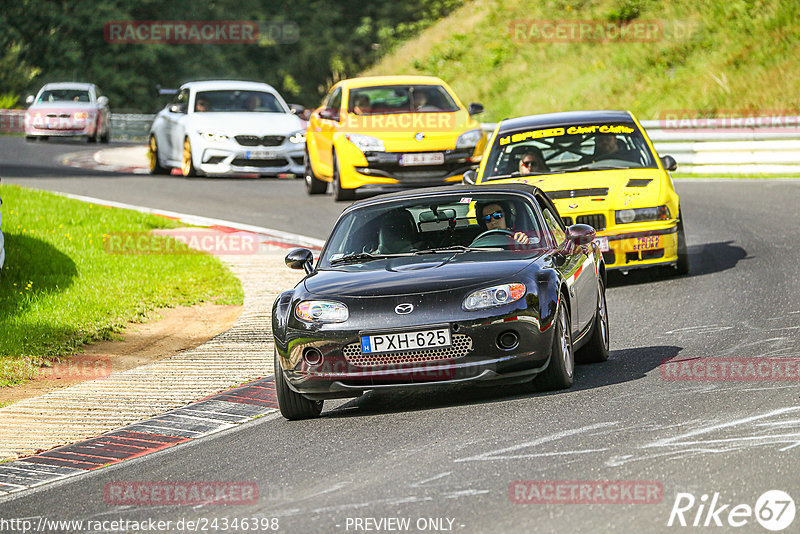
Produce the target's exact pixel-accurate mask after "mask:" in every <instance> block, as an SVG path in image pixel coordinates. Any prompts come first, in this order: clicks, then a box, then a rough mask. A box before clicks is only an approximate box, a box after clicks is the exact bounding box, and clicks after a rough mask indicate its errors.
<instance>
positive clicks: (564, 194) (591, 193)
mask: <svg viewBox="0 0 800 534" xmlns="http://www.w3.org/2000/svg"><path fill="white" fill-rule="evenodd" d="M545 194H546V195H547V196H548V197H550V198H552V199H553V200H558V199H561V198H580V197H605V196H608V188H607V187H593V188H591V189H562V190H560V191H546V192H545Z"/></svg>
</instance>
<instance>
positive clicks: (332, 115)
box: [319, 108, 339, 121]
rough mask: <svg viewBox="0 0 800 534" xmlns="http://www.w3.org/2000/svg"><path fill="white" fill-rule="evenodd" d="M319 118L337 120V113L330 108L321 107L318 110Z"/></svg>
mask: <svg viewBox="0 0 800 534" xmlns="http://www.w3.org/2000/svg"><path fill="white" fill-rule="evenodd" d="M319 118H320V119H327V120H329V121H338V120H339V113H338V112H337V111H335V110H333V109H331V108H322V109H321V110H319Z"/></svg>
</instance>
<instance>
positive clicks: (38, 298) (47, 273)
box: [0, 185, 243, 387]
mask: <svg viewBox="0 0 800 534" xmlns="http://www.w3.org/2000/svg"><path fill="white" fill-rule="evenodd" d="M0 197H2V199H3V205H2V210H3V212H2V213H3V225H2V230H3V233H4V234H5V248H6V263H5V267H4V269H3V272H2V275H1V276H0V387H2V386H6V385H10V384H15V383H19V382H21V381H24V380H29V379H31V378H33V377H35V376H36V374H37V373H38V372H39V370H40V368H41V366H42V365H47V363H48V362H50V361H54V360H59V359H62V358H64V357H65V356H67V355H69V354H70V353H72V352H74V350H75V349H76V348H77V347H79V346H80V345H82V344H84V343H87V342H91V341H94V340H100V339H111V338H112V337H113V336H114V334H115V333H118V332H120V331H121V330H122V329H123V328H124V327H125V325H126V324H127V323H129V322H131V321H144V320H146V319H147V318H148V313H150V312H152V310H154V309H155V308H161V307H172V306H179V305H192V304H195V303H198V302H203V301H213V302H216V303H218V304H241V302H242V298H243V297H242V290H241V285H240V284H239V281H238V280H237V279H236V278H235V277H234V276H233V274H231V272H230V271H229V270H228V269H227V268H225V267H224V266H223V265H222V263H221V262H220V261H219V260H218V259H217V258H215V257H212V256H208V255H205V254H170V255H165V254H161V255H154V254H150V255H129V254H110V253H108V252H106V248H105V246H104V239H106V238H104V236H108V235H111V234H113V233H115V232H149V231H150V230H152V229H154V228H173V227H176V226H177V223H176V222H174V221H172V220H170V219H166V218H163V217H156V216H152V215H146V214H142V213H138V212H134V211H128V210H120V209H115V208H107V207H102V206H96V205H93V204H88V203H84V202H80V201H77V200H71V199H67V198H64V197H61V196H58V195H54V194H52V193H47V192H43V191H35V190H30V189H25V188H21V187H18V186H8V185H4V186H0ZM164 239H167V238H164Z"/></svg>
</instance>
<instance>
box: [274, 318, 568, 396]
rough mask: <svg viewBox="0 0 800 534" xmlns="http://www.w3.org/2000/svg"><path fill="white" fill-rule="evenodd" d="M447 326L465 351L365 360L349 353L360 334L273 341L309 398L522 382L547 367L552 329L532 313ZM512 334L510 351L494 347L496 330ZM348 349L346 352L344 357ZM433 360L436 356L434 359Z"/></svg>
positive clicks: (288, 375)
mask: <svg viewBox="0 0 800 534" xmlns="http://www.w3.org/2000/svg"><path fill="white" fill-rule="evenodd" d="M444 324H446V325H449V327H450V330H451V336H452V337H453V338H454V339H455V337H456V336H459V339H460V340H462V341H463V340H464V339H465V338H468V340H469V350H460V351H459V352H458V353H455V354H452V355H447V354H446V355H445V356H446V357H442V353H441V352H442V350H440V349H428V355H429V356H430V358H431V359H427V360H426V351H425V350H422V351H413V352H416V353H417V354H415V355H414V356H413V357H411V358H410V359H411V360H413V361H410V362H404V361H402V360H404V359H409V358H403V355H404V354H408V353H409V352H410V351H406V353H403V352H391V353H385V354H383V355H380V354H379V355H370V356H369V358H368V359H369V361H368V362H366V363H365V362H364V359H363V358H358V357H354V353H353V344H358V343H360V332H358V331H340V332H335V333H334V332H331V331H327V332H325V335H321V336H319V337H311V336H309V332H307V331H303V332H301V331H297V330H291V329H290V330H289V331H288V332H287V334H289V336H288V338H289V339H293V341H290V342H289V343H288V345H287V346H286V347H285V349H283V350H281V348H280V345H278V355H279V361H280V365H281V367H282V369H276V372H283V373H284V377H285V379H286V381H287V383H288V384H289V387H290V388H291V389H293V390H294V391H296V392H298V393H301V394H303V395H305V396H307V397H308V398H312V399H330V398H341V397H354V396H358V395H360V394H361V393H362V392H363V391H366V390H371V389H390V388H408V387H419V386H435V385H440V384H456V383H462V382H487V381H508V382H514V381H525V380H529V379H531V378H533V376H535V375H536V374H537V373H539V372H541V371H542V370H544V369H545V367H546V366H547V363H548V361H549V357H550V351H551V347H552V341H553V330H554V329H553V328H551V327H550V325H540V324H539V321H538V320H537V319H536V318H534V317H531V316H527V315H519V316H510V317H503V318H499V319H494V320H489V321H486V320H484V321H483V322H475V323H472V324H465V323H464V322H451V323H444ZM433 326H436V327H440V326H442V323H439V324H437V325H419V326H418V327H414V328H413V329H409V328H404V329H403V330H406V331H414V330H425V329H427V328H430V327H433ZM509 331H511V332H515V333H516V335H517V336H518V343H517V344H516V346H514V347H513V348H510V349H503V348H501V347H500V346H499V342H498V339H499V337H500V336H501V334H504V333H507V332H509ZM310 348H313V349H317V350H319V351H320V353H321V354H322V356H323V360H322V362H320V363H319V364H317V365H309V364H308V362H307V361H306V360H305V359H304V358H303V355H304V353H305V351H306V350H307V349H310ZM346 351H347V352H348V354H349V356H346V355H345V352H346ZM433 358H438V359H433Z"/></svg>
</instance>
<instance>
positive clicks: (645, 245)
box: [633, 235, 661, 250]
mask: <svg viewBox="0 0 800 534" xmlns="http://www.w3.org/2000/svg"><path fill="white" fill-rule="evenodd" d="M654 248H661V236H660V235H649V236H645V237H637V238H636V239H635V240H634V241H633V250H651V249H654Z"/></svg>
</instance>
